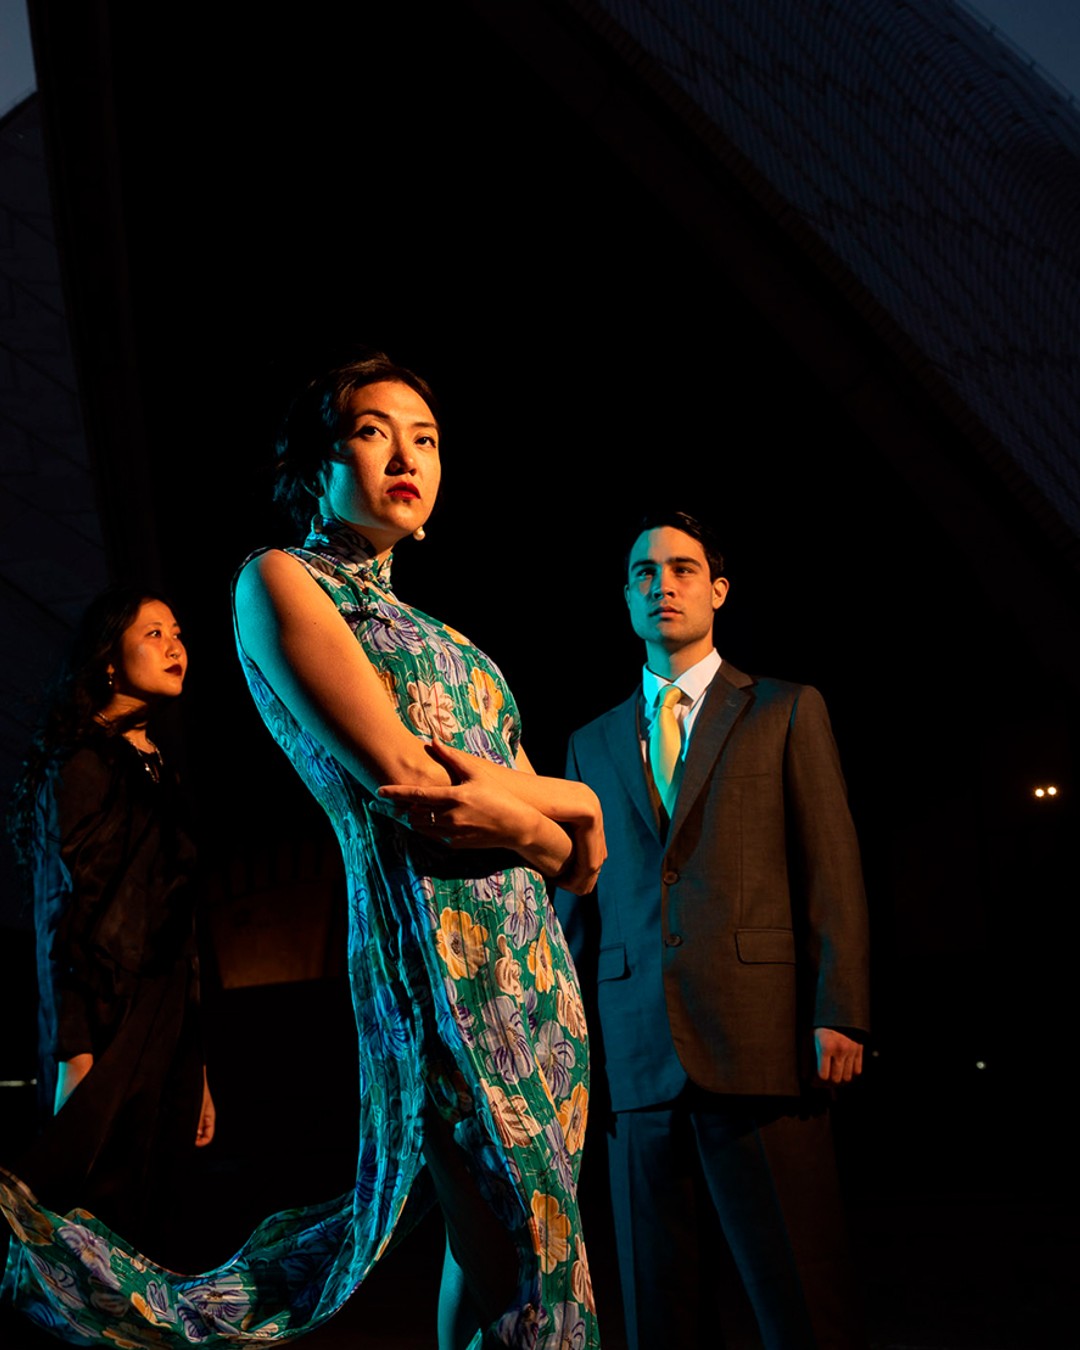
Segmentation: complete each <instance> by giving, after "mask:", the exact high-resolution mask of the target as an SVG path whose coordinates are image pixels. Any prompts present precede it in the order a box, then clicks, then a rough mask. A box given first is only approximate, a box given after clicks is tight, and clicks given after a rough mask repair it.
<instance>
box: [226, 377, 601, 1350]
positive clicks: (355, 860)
mask: <svg viewBox="0 0 1080 1350" xmlns="http://www.w3.org/2000/svg"><path fill="white" fill-rule="evenodd" d="M432 409H433V400H432V396H431V393H430V390H429V389H428V388H427V386H426V385H425V384H424V383H423V382H422V381H421V380H419V378H418V377H417V376H415V375H414V374H412V372H410V371H407V370H404V369H402V368H400V367H397V366H394V365H392V364H391V363H390V362H389V361H388V360H387V359H386V358H385V357H383V356H381V355H377V356H374V357H371V358H367V359H365V360H363V361H360V362H356V363H354V364H352V365H350V366H347V367H344V368H342V369H340V370H338V371H335V372H332V373H331V374H330V375H329V376H327V377H325V378H324V379H321V380H319V381H316V382H315V383H314V384H313V385H312V386H311V387H309V388H308V389H307V390H306V391H305V393H304V394H303V395H302V396H301V398H300V399H299V400H298V401H297V403H296V404H295V405H294V407H293V410H292V411H291V413H290V416H289V421H288V426H287V433H286V436H285V437H284V439H283V446H282V455H281V458H280V461H279V467H280V471H281V478H280V483H281V486H282V495H284V496H286V497H290V498H291V499H292V500H293V501H294V502H295V501H296V500H297V498H299V499H300V501H304V500H305V499H306V501H307V503H308V505H309V508H310V506H311V505H316V504H317V514H316V517H315V520H314V521H313V523H312V527H311V532H310V533H309V535H308V538H307V540H306V542H305V544H304V546H303V547H302V548H299V549H289V550H285V551H280V550H270V551H267V552H264V553H261V554H258V555H256V556H255V557H254V558H252V559H251V560H249V561H248V563H247V564H246V565H245V566H244V567H243V568H242V569H241V572H240V575H239V577H238V580H237V585H236V623H237V637H238V644H239V648H240V653H241V660H242V663H243V666H244V671H245V674H246V676H247V679H248V683H249V686H250V688H251V691H252V695H253V697H254V699H255V702H256V705H257V706H258V708H259V711H260V713H261V714H262V716H263V718H264V720H265V722H266V724H267V726H268V728H269V729H270V731H271V732H272V734H273V735H274V737H275V739H276V740H277V741H278V743H279V744H280V745H281V747H282V748H283V749H284V750H285V752H286V753H287V754H288V755H289V757H290V759H291V760H292V762H293V764H294V766H295V767H296V769H297V771H298V772H299V773H300V775H301V777H302V778H303V779H304V781H305V782H306V783H307V785H308V787H309V788H310V790H311V791H312V793H313V794H314V795H315V796H316V797H317V798H318V800H319V801H320V802H321V803H322V805H323V806H324V808H325V809H326V811H327V813H328V815H329V816H330V819H331V821H332V822H333V825H334V828H335V830H336V831H337V834H338V838H339V841H340V844H341V848H342V851H343V854H344V859H345V865H346V872H347V875H348V879H349V910H350V920H351V923H350V969H351V975H352V987H353V1000H354V1006H355V1010H356V1018H357V1026H358V1030H359V1036H360V1067H361V1099H362V1119H361V1147H360V1164H361V1166H360V1172H359V1174H358V1183H357V1188H358V1189H357V1194H358V1199H357V1207H356V1212H355V1224H354V1232H355V1240H357V1241H358V1242H360V1243H361V1245H363V1244H365V1243H366V1244H368V1245H370V1246H371V1247H372V1249H373V1251H375V1253H376V1254H377V1248H378V1245H379V1244H380V1243H381V1242H383V1241H385V1239H386V1238H387V1237H388V1236H389V1234H390V1232H391V1230H392V1227H393V1223H394V1219H395V1216H396V1214H397V1212H398V1211H399V1209H400V1206H401V1204H402V1203H403V1202H404V1199H405V1196H406V1195H407V1193H408V1190H409V1188H410V1186H411V1183H412V1181H413V1178H414V1176H415V1175H416V1172H417V1171H418V1169H419V1167H420V1165H421V1163H422V1162H426V1164H427V1166H428V1169H429V1171H430V1173H431V1176H432V1179H433V1180H434V1182H435V1188H436V1193H437V1195H438V1198H439V1202H440V1204H441V1206H442V1210H443V1213H444V1216H445V1218H446V1224H447V1232H448V1239H449V1241H448V1253H447V1264H446V1269H445V1271H444V1285H443V1298H442V1302H441V1307H440V1346H441V1347H443V1350H450V1347H451V1346H457V1345H467V1344H469V1343H470V1342H472V1341H473V1338H474V1333H476V1332H478V1331H479V1329H480V1328H483V1329H484V1344H488V1343H490V1344H498V1345H512V1346H522V1347H524V1346H530V1347H555V1346H559V1347H562V1346H581V1347H584V1346H590V1345H594V1344H596V1343H597V1337H596V1332H595V1323H594V1311H593V1301H592V1293H591V1289H590V1285H589V1278H588V1266H587V1263H586V1257H585V1248H584V1245H583V1242H582V1237H581V1231H580V1222H579V1215H578V1208H577V1199H576V1180H577V1172H578V1164H579V1160H580V1152H581V1145H582V1140H583V1134H584V1127H585V1121H586V1117H587V1112H588V1072H587V1070H588V1060H587V1049H586V1036H585V1024H584V1018H583V1015H582V1008H581V999H580V995H579V991H578V986H577V980H576V977H575V974H574V970H573V966H572V964H571V962H570V958H569V955H568V953H567V950H566V946H565V943H564V940H563V936H562V933H561V931H560V929H559V925H558V922H557V920H556V918H555V916H554V913H553V911H552V909H551V907H550V905H549V903H548V901H547V896H546V890H545V885H544V882H543V879H542V878H543V876H556V875H558V876H559V878H560V883H561V884H563V885H569V886H570V887H571V888H574V889H577V890H579V891H583V890H587V889H588V888H589V887H590V886H591V885H592V883H593V882H594V881H595V877H596V872H597V871H598V870H599V867H600V864H601V863H602V861H603V857H604V845H603V829H602V823H601V820H600V814H599V808H598V805H597V802H596V799H595V797H594V795H593V794H592V793H591V791H590V790H589V789H588V788H585V787H584V786H583V785H581V784H577V783H568V782H564V781H563V780H561V779H545V778H539V777H537V776H536V775H535V774H534V773H533V772H532V769H531V768H530V766H529V762H528V760H527V759H526V757H525V754H524V752H523V751H522V749H521V746H520V743H519V734H520V733H519V723H518V716H517V709H516V706H515V704H514V701H513V697H512V695H511V694H510V691H509V689H508V688H507V687H506V684H505V682H504V681H503V678H502V676H501V674H500V672H499V670H498V668H497V667H496V666H495V665H494V664H493V663H492V662H491V661H490V660H488V658H487V657H486V656H484V655H483V653H481V652H479V651H478V650H477V649H476V648H475V647H473V646H472V645H471V644H470V643H469V642H468V641H467V639H466V638H464V637H462V636H461V634H460V633H457V632H455V631H454V630H453V629H452V628H449V627H447V626H446V625H445V624H442V623H439V622H438V621H436V620H434V619H432V618H430V617H429V616H428V615H426V614H422V613H420V612H419V611H418V610H414V609H411V608H409V607H408V606H406V605H403V604H402V603H401V602H400V601H398V600H397V599H396V598H395V596H394V595H393V592H392V591H391V589H390V558H391V550H392V549H393V547H394V545H395V544H397V543H398V541H399V540H401V539H402V538H404V537H405V536H406V535H416V536H418V537H422V535H423V526H424V522H425V521H426V520H427V518H428V515H429V513H430V511H431V509H432V506H433V505H434V501H435V496H436V493H437V492H438V488H439V478H440V464H439V427H438V422H437V417H436V415H435V413H434V412H433V410H432Z"/></svg>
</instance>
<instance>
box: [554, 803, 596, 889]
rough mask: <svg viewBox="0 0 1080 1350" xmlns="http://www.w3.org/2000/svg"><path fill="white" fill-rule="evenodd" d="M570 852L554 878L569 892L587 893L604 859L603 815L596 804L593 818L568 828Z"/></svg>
mask: <svg viewBox="0 0 1080 1350" xmlns="http://www.w3.org/2000/svg"><path fill="white" fill-rule="evenodd" d="M570 838H571V841H572V843H573V846H574V847H573V852H572V853H571V854H570V857H569V858H568V859H567V860H566V864H565V866H564V867H563V869H562V871H561V872H560V873H559V875H558V876H557V877H555V880H556V881H557V882H558V884H559V885H560V886H561V887H562V888H563V889H564V890H567V891H570V892H571V893H572V894H573V895H588V894H589V892H590V891H592V890H595V888H596V883H597V881H598V880H599V877H600V869H601V867H603V865H604V860H605V859H606V858H607V841H606V840H605V838H604V817H603V815H602V814H601V812H600V806H599V803H597V808H596V818H595V819H594V820H591V821H589V822H587V823H585V824H583V825H573V826H571V827H570Z"/></svg>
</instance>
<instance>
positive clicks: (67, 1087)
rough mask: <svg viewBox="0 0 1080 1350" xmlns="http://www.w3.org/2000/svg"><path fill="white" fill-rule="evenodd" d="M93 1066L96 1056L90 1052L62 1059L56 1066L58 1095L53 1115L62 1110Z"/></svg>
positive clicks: (55, 1098)
mask: <svg viewBox="0 0 1080 1350" xmlns="http://www.w3.org/2000/svg"><path fill="white" fill-rule="evenodd" d="M93 1067H94V1056H93V1055H91V1054H90V1053H89V1052H88V1053H86V1054H85V1055H72V1057H71V1058H70V1059H62V1060H60V1062H59V1063H58V1064H57V1066H56V1095H55V1096H54V1098H53V1115H55V1114H56V1113H57V1111H59V1110H60V1108H61V1107H62V1106H63V1104H64V1103H65V1102H66V1101H67V1099H68V1098H69V1097H70V1096H71V1094H72V1093H73V1092H74V1091H75V1089H76V1088H77V1087H78V1086H79V1084H80V1083H81V1082H82V1080H83V1079H84V1078H85V1077H86V1075H87V1074H88V1073H89V1072H90V1070H91V1069H92V1068H93Z"/></svg>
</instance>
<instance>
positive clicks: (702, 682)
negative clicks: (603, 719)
mask: <svg viewBox="0 0 1080 1350" xmlns="http://www.w3.org/2000/svg"><path fill="white" fill-rule="evenodd" d="M721 664H722V663H721V660H720V654H719V652H717V650H716V648H715V647H714V648H713V649H712V651H711V652H709V654H708V656H703V657H702V658H701V660H700V661H698V662H697V663H696V665H692V666H691V667H690V669H689V670H684V671H683V673H682V674H681V675H680V676H679V678H678V679H677V680H665V679H664V677H663V676H662V675H655V674H654V673H653V672H652V671H651V670H650V669H649V667H648V666H643V667H642V671H641V692H642V694H643V695H644V697H645V707H646V708H647V709H648V711H649V712H650V713H651V712H652V710H653V708H654V707H655V706H656V700H657V699H658V698H659V697H660V695H661V694H662V693H663V691H664V690H665V689H666V688H667V687H668V685H670V684H677V685H678V686H679V688H680V689H681V690H682V691H683V696H684V697H685V698H687V699H689V701H690V705H691V707H693V705H694V704H695V703H696V702H697V701H698V699H699V698H700V697H701V696H702V694H704V692H705V690H706V689H708V687H709V685H710V684H712V682H713V677H714V676H715V675H716V672H717V671H718V670H719V669H720V666H721Z"/></svg>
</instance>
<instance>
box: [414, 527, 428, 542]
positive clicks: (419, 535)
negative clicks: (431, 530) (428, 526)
mask: <svg viewBox="0 0 1080 1350" xmlns="http://www.w3.org/2000/svg"><path fill="white" fill-rule="evenodd" d="M412 537H413V538H414V539H416V540H417V541H419V540H421V539H426V538H427V531H426V530H425V529H424V527H423V525H417V527H416V529H415V530H413V532H412Z"/></svg>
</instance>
